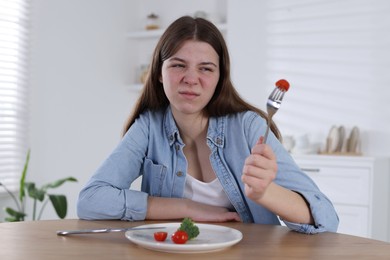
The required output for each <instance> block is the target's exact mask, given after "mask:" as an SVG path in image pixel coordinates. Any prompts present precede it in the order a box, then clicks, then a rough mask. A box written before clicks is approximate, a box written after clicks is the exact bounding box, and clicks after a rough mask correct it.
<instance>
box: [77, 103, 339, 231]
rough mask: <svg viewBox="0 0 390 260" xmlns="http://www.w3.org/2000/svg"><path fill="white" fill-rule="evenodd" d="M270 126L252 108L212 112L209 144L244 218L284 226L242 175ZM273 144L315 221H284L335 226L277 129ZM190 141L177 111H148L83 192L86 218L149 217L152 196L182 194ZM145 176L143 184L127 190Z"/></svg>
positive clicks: (288, 184)
mask: <svg viewBox="0 0 390 260" xmlns="http://www.w3.org/2000/svg"><path fill="white" fill-rule="evenodd" d="M265 130H266V121H265V120H264V119H263V118H262V117H260V116H259V115H258V114H257V113H255V112H252V111H247V112H242V113H236V114H231V115H227V116H223V117H211V118H210V119H209V126H208V132H207V145H208V146H209V148H210V150H211V154H210V162H211V165H212V168H213V170H214V172H215V174H216V176H217V178H218V179H219V181H220V182H221V184H222V187H223V189H224V190H225V192H226V195H227V197H228V198H229V200H230V202H231V204H232V205H233V207H234V208H235V210H236V211H237V213H238V214H239V215H240V217H241V220H242V221H243V222H249V223H251V222H254V223H261V224H275V225H279V224H280V221H279V218H278V217H277V216H276V215H275V214H274V213H272V212H271V211H269V210H267V209H266V208H264V207H262V206H261V205H259V204H257V203H255V202H254V201H252V200H250V199H248V198H247V197H245V194H244V184H243V183H242V181H241V175H242V169H243V166H244V161H245V159H246V158H247V157H248V156H249V155H250V153H251V148H252V147H253V146H254V145H255V144H256V142H257V140H258V139H259V137H260V136H261V135H264V133H265ZM267 143H268V144H269V145H270V146H271V147H272V149H273V151H274V153H275V155H276V158H277V164H278V172H277V176H276V179H275V180H274V182H275V183H276V184H278V185H280V186H283V187H285V188H287V189H290V190H293V191H295V192H297V193H299V194H301V195H302V196H303V197H304V198H305V199H306V201H307V203H308V205H309V206H310V210H311V213H312V216H313V218H314V222H315V224H314V225H309V224H299V223H290V222H287V221H284V222H285V224H286V225H287V226H288V227H289V228H291V229H293V230H295V231H298V232H303V233H310V234H313V233H318V232H324V231H332V232H335V231H336V230H337V227H338V222H339V221H338V216H337V214H336V212H335V209H334V207H333V205H332V203H331V202H330V201H329V199H328V198H327V197H326V196H325V195H324V194H323V193H322V192H321V191H320V190H319V189H318V187H317V186H316V185H315V183H314V182H313V181H312V180H311V179H310V178H309V177H308V176H307V175H306V174H305V173H303V172H302V171H301V170H300V168H299V167H298V166H297V165H296V163H295V162H294V160H293V159H292V157H291V156H290V154H289V153H288V152H287V151H286V150H285V149H284V147H283V146H282V144H281V143H280V142H279V140H277V138H276V137H275V135H273V134H272V133H271V132H270V135H269V137H268V141H267ZM183 148H184V143H183V140H182V139H181V137H180V133H179V130H178V128H177V126H176V124H175V120H174V118H173V115H172V112H171V109H170V108H169V107H168V108H167V109H166V110H165V111H157V112H152V111H146V112H144V113H143V114H141V115H140V117H139V118H137V120H136V121H135V123H134V124H133V125H132V126H131V127H130V129H129V130H128V131H127V133H126V134H125V136H124V137H123V139H122V140H121V141H120V143H119V144H118V146H117V147H116V148H115V149H114V151H113V152H112V153H111V154H110V155H109V157H108V158H107V159H106V160H105V161H104V162H103V164H102V165H101V166H100V167H99V168H98V169H97V171H96V172H95V174H94V175H93V176H92V177H91V179H90V180H89V182H88V183H87V184H86V186H85V187H84V188H83V189H82V190H81V192H80V195H79V199H78V203H77V211H78V216H79V217H80V218H82V219H122V220H130V221H136V220H144V219H145V216H146V211H147V198H148V196H159V197H171V198H182V197H183V194H184V187H185V179H186V174H187V160H186V158H185V155H184V153H183ZM139 176H142V185H141V190H140V191H139V190H132V189H129V187H130V185H131V184H132V182H133V181H134V180H136V179H137V178H138V177H139Z"/></svg>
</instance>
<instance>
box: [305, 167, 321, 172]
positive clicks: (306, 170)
mask: <svg viewBox="0 0 390 260" xmlns="http://www.w3.org/2000/svg"><path fill="white" fill-rule="evenodd" d="M301 170H302V171H304V172H320V171H321V170H320V169H318V168H301Z"/></svg>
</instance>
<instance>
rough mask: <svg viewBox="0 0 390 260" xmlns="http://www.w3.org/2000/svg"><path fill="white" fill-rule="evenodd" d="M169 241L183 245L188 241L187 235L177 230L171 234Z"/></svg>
mask: <svg viewBox="0 0 390 260" xmlns="http://www.w3.org/2000/svg"><path fill="white" fill-rule="evenodd" d="M171 239H172V241H173V242H174V243H175V244H184V243H185V242H187V240H188V234H187V233H186V232H185V231H182V230H178V231H176V232H175V233H173V234H172V237H171Z"/></svg>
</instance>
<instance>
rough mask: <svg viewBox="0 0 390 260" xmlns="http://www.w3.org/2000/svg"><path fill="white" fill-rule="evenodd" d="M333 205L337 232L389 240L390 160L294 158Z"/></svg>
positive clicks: (319, 156) (317, 156) (306, 156)
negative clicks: (337, 217) (338, 219)
mask: <svg viewBox="0 0 390 260" xmlns="http://www.w3.org/2000/svg"><path fill="white" fill-rule="evenodd" d="M293 157H294V159H295V161H296V162H297V164H298V165H299V167H300V168H301V169H302V170H303V171H304V172H305V173H307V174H308V175H309V176H310V177H311V178H312V179H313V180H314V181H315V182H316V184H317V185H318V187H319V188H320V189H321V191H322V192H323V193H325V195H327V196H328V197H329V199H330V200H331V201H332V202H333V204H334V206H335V208H336V211H337V213H338V215H339V218H340V225H339V229H338V232H339V233H345V234H350V235H356V236H362V237H368V238H373V239H378V240H384V241H390V223H389V222H390V205H389V204H390V198H389V197H390V192H389V190H390V178H389V175H390V170H389V159H388V158H373V157H363V156H326V155H299V156H298V155H296V156H295V155H294V156H293Z"/></svg>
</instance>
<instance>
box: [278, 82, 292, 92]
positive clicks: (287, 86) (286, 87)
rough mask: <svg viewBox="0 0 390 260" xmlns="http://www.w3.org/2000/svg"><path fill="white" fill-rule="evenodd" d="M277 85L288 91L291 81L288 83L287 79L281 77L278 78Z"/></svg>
mask: <svg viewBox="0 0 390 260" xmlns="http://www.w3.org/2000/svg"><path fill="white" fill-rule="evenodd" d="M275 85H276V86H277V87H278V88H279V89H280V90H283V91H287V90H288V89H289V88H290V83H288V81H287V80H285V79H280V80H278V81H277V82H276V83H275Z"/></svg>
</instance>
